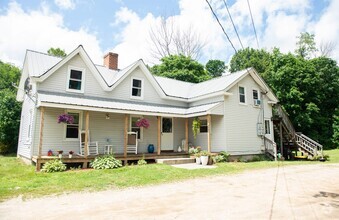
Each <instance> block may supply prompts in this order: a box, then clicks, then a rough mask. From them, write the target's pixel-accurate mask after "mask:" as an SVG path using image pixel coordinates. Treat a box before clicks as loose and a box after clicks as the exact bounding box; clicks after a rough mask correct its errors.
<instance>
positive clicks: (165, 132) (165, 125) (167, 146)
mask: <svg viewBox="0 0 339 220" xmlns="http://www.w3.org/2000/svg"><path fill="white" fill-rule="evenodd" d="M161 123H162V126H161V128H162V129H161V150H173V119H172V118H162V121H161Z"/></svg>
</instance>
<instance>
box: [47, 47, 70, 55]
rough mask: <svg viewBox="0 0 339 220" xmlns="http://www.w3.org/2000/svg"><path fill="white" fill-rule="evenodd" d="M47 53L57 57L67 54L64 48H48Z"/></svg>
mask: <svg viewBox="0 0 339 220" xmlns="http://www.w3.org/2000/svg"><path fill="white" fill-rule="evenodd" d="M47 53H48V54H49V55H53V56H57V57H65V56H66V55H67V54H66V53H65V50H62V49H60V48H53V47H51V48H49V50H48V51H47Z"/></svg>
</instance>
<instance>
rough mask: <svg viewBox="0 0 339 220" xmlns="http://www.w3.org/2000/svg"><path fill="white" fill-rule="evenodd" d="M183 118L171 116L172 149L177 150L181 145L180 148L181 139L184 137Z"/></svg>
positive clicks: (184, 125)
mask: <svg viewBox="0 0 339 220" xmlns="http://www.w3.org/2000/svg"><path fill="white" fill-rule="evenodd" d="M185 127H186V124H185V119H184V118H173V145H174V146H173V149H174V151H177V150H178V147H179V146H181V147H182V148H181V149H182V150H184V149H183V147H184V146H182V140H184V139H185V132H186V131H185Z"/></svg>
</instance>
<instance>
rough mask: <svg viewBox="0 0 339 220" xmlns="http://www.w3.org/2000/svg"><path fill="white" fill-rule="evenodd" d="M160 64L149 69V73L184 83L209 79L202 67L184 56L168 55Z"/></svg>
mask: <svg viewBox="0 0 339 220" xmlns="http://www.w3.org/2000/svg"><path fill="white" fill-rule="evenodd" d="M161 62H162V63H161V64H159V65H154V66H153V67H151V72H152V73H153V74H154V75H157V76H164V77H168V78H172V79H177V80H181V81H185V82H192V83H198V82H202V81H205V80H207V79H209V78H210V77H209V76H208V74H207V73H206V71H205V69H204V66H203V65H202V64H200V63H198V62H197V61H195V60H193V59H192V58H190V57H186V56H184V55H170V56H168V57H164V58H162V59H161Z"/></svg>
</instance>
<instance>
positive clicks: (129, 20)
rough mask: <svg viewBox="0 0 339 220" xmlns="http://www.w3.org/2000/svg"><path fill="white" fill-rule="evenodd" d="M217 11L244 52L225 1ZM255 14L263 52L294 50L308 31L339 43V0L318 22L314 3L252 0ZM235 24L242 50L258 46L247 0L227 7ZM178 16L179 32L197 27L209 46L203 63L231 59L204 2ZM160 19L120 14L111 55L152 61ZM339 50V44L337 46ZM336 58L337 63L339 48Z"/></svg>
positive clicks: (187, 5)
mask: <svg viewBox="0 0 339 220" xmlns="http://www.w3.org/2000/svg"><path fill="white" fill-rule="evenodd" d="M212 2H213V4H212V6H213V8H214V9H215V12H216V13H217V14H218V16H219V19H220V20H221V22H222V24H223V26H224V28H225V30H226V32H227V34H228V35H229V37H230V38H231V41H232V43H233V44H234V45H235V47H236V48H237V49H241V46H240V43H239V41H238V39H237V36H236V34H235V32H234V29H233V26H232V24H231V22H230V20H229V17H228V14H227V11H226V10H225V7H224V4H223V2H221V1H212ZM250 4H251V10H252V14H253V19H254V23H255V27H256V31H257V35H258V38H259V44H260V47H261V48H266V49H268V50H270V49H272V48H273V47H278V48H280V50H281V51H282V52H293V51H294V49H295V44H296V40H297V39H296V37H297V36H298V35H299V34H300V33H301V32H305V31H308V32H310V33H315V35H316V43H317V44H318V45H319V44H320V42H321V41H332V42H335V43H337V44H338V39H339V33H338V32H339V31H338V29H339V26H338V25H337V21H338V20H339V17H338V16H339V14H338V13H337V9H338V8H339V1H336V0H332V2H331V3H330V4H329V6H328V8H327V9H326V10H325V11H324V12H321V13H323V14H322V16H320V19H319V20H314V18H313V17H312V15H311V14H310V11H312V10H311V9H312V8H311V6H312V5H311V1H310V0H276V1H271V0H251V1H250ZM228 6H229V9H230V12H231V15H232V17H233V20H234V23H235V25H236V27H237V29H238V32H239V34H240V38H241V41H242V43H243V45H244V47H253V48H257V45H256V40H255V36H254V33H253V28H252V23H251V18H250V14H249V9H248V5H247V0H237V1H236V2H235V3H234V4H233V5H230V4H229V5H228ZM179 8H180V13H179V14H178V15H174V16H170V17H168V18H167V19H173V20H175V21H176V23H179V24H180V26H181V28H185V27H188V26H190V25H191V26H193V28H194V29H195V30H196V31H197V32H198V33H199V35H200V36H201V38H202V39H203V40H205V42H206V45H205V47H204V49H203V56H202V57H201V59H200V61H201V62H203V63H204V62H206V61H207V60H209V59H220V60H225V61H228V60H229V59H230V57H231V56H232V55H233V54H234V50H233V48H232V47H231V45H230V44H229V42H228V41H227V38H226V37H225V36H224V34H223V33H222V30H221V28H220V27H219V25H218V24H217V22H216V20H215V18H214V17H213V15H212V13H211V11H210V9H209V8H208V5H207V4H206V2H205V1H204V0H200V1H195V2H194V4H192V1H191V0H180V1H179ZM159 20H160V18H159V17H155V16H154V15H152V14H148V15H147V16H145V17H140V16H138V14H136V13H135V12H134V11H132V10H130V9H128V8H126V7H124V8H121V9H120V10H119V11H118V12H117V13H116V20H115V23H114V24H115V25H123V26H124V29H123V31H122V32H121V33H119V34H117V35H116V36H115V37H116V39H119V40H120V43H119V44H117V45H116V46H115V47H114V48H113V51H115V52H117V53H119V54H120V57H119V59H120V61H121V62H120V63H121V64H122V65H127V64H129V63H131V62H133V61H134V60H136V59H138V58H143V59H144V60H145V61H146V62H147V61H148V62H150V61H151V60H152V58H151V55H150V54H149V46H148V44H149V41H150V40H149V36H148V30H149V28H150V26H151V25H153V24H155V23H157V22H159ZM337 47H338V48H339V45H337ZM335 54H337V55H335V56H334V58H335V59H337V60H339V57H338V56H339V55H338V49H337V50H336V51H335Z"/></svg>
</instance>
